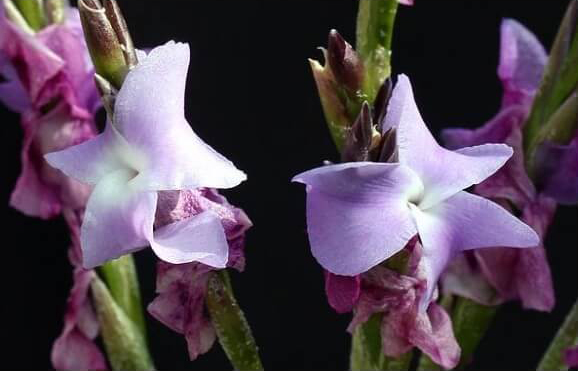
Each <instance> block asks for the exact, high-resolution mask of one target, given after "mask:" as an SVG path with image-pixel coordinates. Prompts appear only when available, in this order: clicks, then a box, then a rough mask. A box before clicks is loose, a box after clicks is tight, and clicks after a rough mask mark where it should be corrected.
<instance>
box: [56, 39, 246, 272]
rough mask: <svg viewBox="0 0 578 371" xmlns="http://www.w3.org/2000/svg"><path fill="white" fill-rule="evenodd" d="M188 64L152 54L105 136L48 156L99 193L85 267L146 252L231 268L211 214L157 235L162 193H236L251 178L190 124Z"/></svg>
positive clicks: (168, 48) (174, 53)
mask: <svg viewBox="0 0 578 371" xmlns="http://www.w3.org/2000/svg"><path fill="white" fill-rule="evenodd" d="M188 64H189V48H188V45H186V44H179V43H176V44H175V43H174V42H169V43H167V44H165V45H163V46H160V47H157V48H155V49H153V50H152V51H151V52H150V53H149V55H148V56H146V57H144V58H143V59H142V60H141V61H140V63H139V64H138V65H137V66H136V67H134V68H133V69H132V70H131V71H130V72H129V73H128V74H127V76H126V79H125V81H124V83H123V86H122V88H121V89H120V91H119V92H118V95H117V97H116V102H115V106H114V117H113V118H112V123H108V124H107V126H106V129H105V131H104V133H102V134H100V135H99V136H97V137H96V138H95V139H93V140H90V141H88V142H85V143H83V144H80V145H78V146H75V147H71V148H69V149H66V150H64V151H60V152H55V153H51V154H48V155H46V159H47V161H48V162H49V163H50V164H51V165H52V166H54V167H55V168H58V169H60V170H61V171H63V172H64V173H65V174H67V175H69V176H71V177H73V178H76V179H78V180H80V181H82V182H84V183H88V184H90V185H93V186H94V190H93V191H92V194H91V195H90V199H89V200H88V204H87V207H86V213H85V216H84V222H83V224H82V230H81V246H82V252H83V264H84V266H85V267H94V266H97V265H99V264H102V263H104V262H105V261H107V260H110V259H114V258H117V257H119V256H121V255H124V254H128V253H130V252H133V251H136V250H138V249H140V248H142V247H143V246H145V245H147V244H150V245H151V247H152V248H153V250H154V251H155V253H156V254H157V256H159V258H161V259H162V260H164V261H166V262H170V263H186V262H191V261H198V262H202V263H204V264H207V265H210V266H213V267H219V268H222V267H224V266H225V265H226V263H227V259H228V245H227V240H226V236H225V232H224V229H223V226H222V225H221V222H220V219H219V217H218V215H216V214H215V213H213V212H211V211H207V212H204V213H200V214H198V215H196V216H195V217H193V218H187V219H185V220H182V221H180V222H177V223H172V224H170V225H167V226H164V227H161V228H158V229H156V230H155V231H154V233H153V223H154V219H155V210H156V208H157V200H158V193H157V192H158V191H168V190H186V189H191V190H192V189H198V188H201V187H213V188H231V187H234V186H236V185H237V184H239V183H240V182H242V181H243V180H245V178H246V177H245V174H243V173H242V172H241V171H239V170H237V169H236V168H235V167H234V165H233V164H232V163H231V162H229V161H228V160H227V159H225V158H224V157H222V156H221V155H219V154H218V153H217V152H215V151H214V150H213V149H212V148H211V147H209V146H208V145H207V144H205V143H204V142H203V141H202V140H201V139H200V138H199V137H197V136H196V134H195V133H194V132H193V131H192V130H191V128H190V126H189V124H188V123H187V121H186V119H185V118H184V92H185V82H186V73H187V68H188Z"/></svg>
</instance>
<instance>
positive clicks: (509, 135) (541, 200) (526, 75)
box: [442, 19, 578, 311]
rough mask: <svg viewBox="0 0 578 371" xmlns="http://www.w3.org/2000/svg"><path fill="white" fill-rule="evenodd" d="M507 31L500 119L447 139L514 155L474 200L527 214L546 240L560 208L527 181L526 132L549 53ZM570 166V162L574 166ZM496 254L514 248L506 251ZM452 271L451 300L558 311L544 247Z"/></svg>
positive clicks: (493, 254) (505, 27) (508, 24)
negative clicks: (501, 147)
mask: <svg viewBox="0 0 578 371" xmlns="http://www.w3.org/2000/svg"><path fill="white" fill-rule="evenodd" d="M501 29H502V38H501V44H500V47H501V53H500V65H499V67H498V75H499V77H500V79H501V80H502V84H503V88H504V96H503V100H502V108H501V110H500V112H498V114H497V115H496V116H495V117H494V118H493V119H491V120H490V121H489V122H488V123H486V124H485V125H484V126H482V127H481V128H478V129H475V130H470V129H447V130H445V131H444V132H443V133H442V136H443V138H444V142H445V143H446V144H447V145H448V147H449V148H452V149H456V148H461V147H464V146H473V145H478V144H481V143H486V142H488V141H490V142H496V143H506V144H508V145H510V146H511V147H512V148H513V150H514V153H513V155H512V157H511V158H510V160H509V161H508V162H507V163H506V164H505V166H504V167H503V168H501V169H500V170H498V171H497V172H496V173H495V174H493V175H492V176H491V177H490V178H488V179H487V180H485V181H484V182H482V183H480V184H478V185H477V186H476V187H475V188H474V192H475V193H477V194H479V195H481V196H483V197H487V198H491V199H493V200H496V201H497V202H500V203H501V204H504V205H506V206H507V207H508V208H510V207H511V206H513V207H514V208H515V210H511V211H512V212H519V213H521V219H522V220H523V221H524V222H526V223H528V224H529V225H531V226H532V227H533V228H534V229H535V231H536V232H537V233H539V234H540V235H541V236H542V237H543V236H544V235H545V233H546V231H547V229H548V226H549V224H550V222H551V220H552V218H553V216H554V212H555V210H556V202H555V201H554V200H553V199H551V198H550V197H548V196H547V195H545V194H543V193H540V192H539V190H537V189H536V186H535V185H534V184H533V183H532V181H531V180H530V178H529V176H528V174H527V173H526V169H525V165H524V151H523V144H522V129H523V125H524V123H525V120H526V117H527V115H528V113H529V110H530V108H531V104H532V99H533V97H534V95H535V93H536V90H537V88H538V86H539V83H540V79H541V76H542V71H543V69H544V65H545V63H546V53H545V51H544V48H543V47H542V45H541V44H540V43H539V41H538V40H537V39H536V37H535V36H534V35H533V34H532V33H531V32H530V31H528V30H527V29H526V28H524V26H522V25H521V24H519V23H518V22H516V21H514V20H510V19H508V20H504V21H503V22H502V28H501ZM558 149H559V148H558ZM554 150H555V148H552V151H554ZM564 151H565V150H564ZM544 158H547V159H548V160H549V161H554V159H555V158H559V157H557V156H551V155H544ZM576 161H577V160H576V159H574V162H576ZM556 162H558V161H556ZM571 162H572V159H571V158H570V157H569V158H568V163H571ZM568 168H570V166H568V167H566V166H560V164H556V169H557V171H559V172H562V171H564V172H566V174H567V175H568V174H570V172H569V171H568ZM575 172H576V171H575ZM543 178H545V179H550V180H551V181H549V182H550V183H549V187H550V189H551V190H552V191H551V192H554V190H555V189H557V184H556V183H555V181H554V179H553V178H550V176H546V175H545V176H544V177H543ZM566 180H567V179H566ZM558 184H563V182H561V183H558ZM568 184H570V186H571V183H568ZM577 184H578V183H577ZM549 194H552V193H549ZM510 205H511V206H510ZM496 246H506V247H511V246H508V245H507V244H500V245H496ZM454 264H455V265H460V267H452V268H451V269H450V270H449V271H448V273H447V274H446V275H445V277H444V290H445V291H446V292H448V293H452V292H453V293H456V294H459V295H462V296H466V297H468V298H470V299H473V300H476V301H478V302H480V303H482V304H488V305H490V304H498V303H501V302H503V301H505V300H513V299H520V300H521V301H522V304H523V305H524V307H526V308H532V309H537V310H542V311H549V310H551V309H552V307H553V306H554V300H555V299H554V291H553V286H552V278H551V274H550V268H549V266H548V262H547V258H546V253H545V250H544V247H543V245H542V244H540V245H539V246H538V247H537V248H534V249H527V250H519V249H510V248H504V247H499V248H495V249H494V248H491V249H485V250H483V251H474V252H471V253H469V256H468V258H467V259H459V260H456V262H455V263H454ZM466 272H469V273H468V274H467V276H468V278H467V280H466V281H464V277H465V276H464V273H466ZM472 277H477V280H472ZM481 281H485V282H486V283H484V282H481ZM488 283H489V285H490V286H489V287H488V286H487V284H488Z"/></svg>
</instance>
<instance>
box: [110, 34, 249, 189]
mask: <svg viewBox="0 0 578 371" xmlns="http://www.w3.org/2000/svg"><path fill="white" fill-rule="evenodd" d="M188 66H189V46H188V45H187V44H180V43H177V44H175V43H174V42H169V43H167V44H165V45H163V46H160V47H157V48H155V49H153V50H152V51H151V52H150V53H149V54H148V56H147V57H146V58H144V60H142V61H140V63H139V64H138V65H137V66H136V67H135V68H134V69H133V70H131V71H130V72H129V74H128V75H127V77H126V80H125V81H124V83H123V86H122V88H121V90H120V91H119V93H118V96H117V99H116V103H115V116H114V120H113V121H114V125H115V126H116V127H117V128H118V130H119V132H120V133H121V134H122V136H123V137H124V138H126V140H127V141H128V142H129V143H130V145H131V147H134V148H136V149H137V150H138V151H139V152H141V153H142V154H143V156H144V157H145V161H146V166H145V168H144V169H139V171H142V172H141V174H140V175H139V177H138V179H135V181H136V182H139V183H141V184H142V186H141V187H143V188H146V189H148V190H178V189H194V188H199V187H212V188H231V187H234V186H236V185H237V184H239V183H240V182H242V181H243V180H245V179H246V176H245V174H244V173H243V172H241V171H240V170H238V169H237V168H235V166H234V165H233V163H231V162H230V161H229V160H227V159H226V158H224V157H223V156H221V155H220V154H219V153H217V152H216V151H215V150H213V149H212V148H211V147H209V146H208V145H207V144H205V143H204V142H203V141H202V140H201V139H200V138H199V137H198V136H197V135H196V134H195V133H194V132H193V131H192V129H191V127H190V126H189V124H188V123H187V121H186V119H185V117H184V97H185V83H186V76H187V69H188Z"/></svg>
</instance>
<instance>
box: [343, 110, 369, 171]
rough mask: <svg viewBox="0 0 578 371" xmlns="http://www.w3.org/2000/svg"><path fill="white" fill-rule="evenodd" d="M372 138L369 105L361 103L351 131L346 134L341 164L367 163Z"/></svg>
mask: <svg viewBox="0 0 578 371" xmlns="http://www.w3.org/2000/svg"><path fill="white" fill-rule="evenodd" d="M372 138H373V120H372V119H371V108H370V107H369V103H367V102H363V105H362V106H361V112H360V113H359V116H358V117H357V120H355V123H354V124H353V126H352V128H351V130H349V131H348V132H347V137H346V139H345V147H344V148H343V151H342V155H341V160H342V161H343V162H353V161H368V160H369V149H370V147H371V142H372Z"/></svg>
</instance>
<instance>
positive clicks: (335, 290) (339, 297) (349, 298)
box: [324, 271, 361, 313]
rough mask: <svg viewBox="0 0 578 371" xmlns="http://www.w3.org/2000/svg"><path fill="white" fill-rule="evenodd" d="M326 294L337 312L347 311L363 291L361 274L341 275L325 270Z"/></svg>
mask: <svg viewBox="0 0 578 371" xmlns="http://www.w3.org/2000/svg"><path fill="white" fill-rule="evenodd" d="M324 273H325V294H326V295H327V301H328V302H329V305H330V306H331V308H333V309H335V311H336V312H337V313H347V312H351V311H352V310H353V307H354V306H355V304H356V303H357V300H358V299H359V295H360V293H361V277H360V276H353V277H351V276H339V275H337V274H333V273H331V272H329V271H325V272H324Z"/></svg>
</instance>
